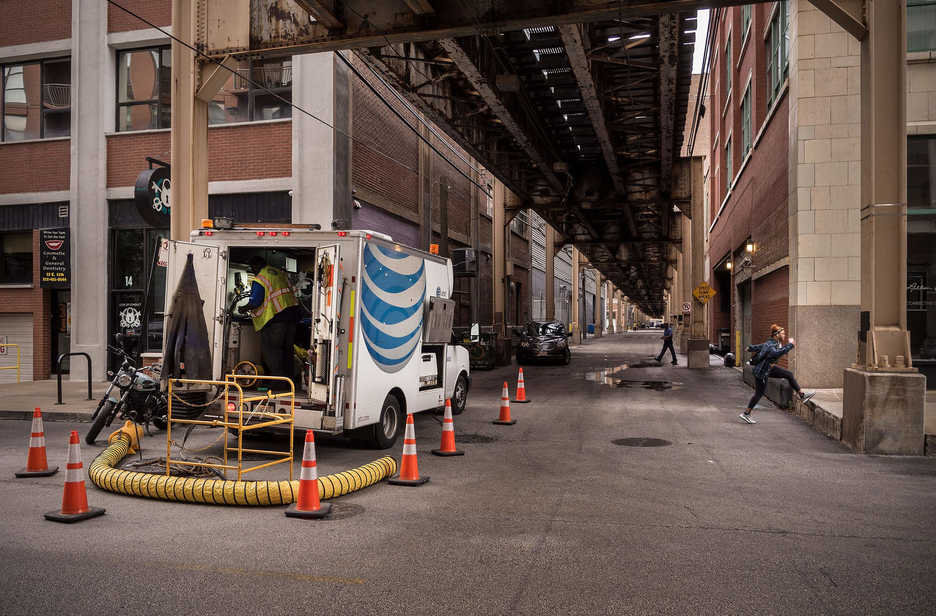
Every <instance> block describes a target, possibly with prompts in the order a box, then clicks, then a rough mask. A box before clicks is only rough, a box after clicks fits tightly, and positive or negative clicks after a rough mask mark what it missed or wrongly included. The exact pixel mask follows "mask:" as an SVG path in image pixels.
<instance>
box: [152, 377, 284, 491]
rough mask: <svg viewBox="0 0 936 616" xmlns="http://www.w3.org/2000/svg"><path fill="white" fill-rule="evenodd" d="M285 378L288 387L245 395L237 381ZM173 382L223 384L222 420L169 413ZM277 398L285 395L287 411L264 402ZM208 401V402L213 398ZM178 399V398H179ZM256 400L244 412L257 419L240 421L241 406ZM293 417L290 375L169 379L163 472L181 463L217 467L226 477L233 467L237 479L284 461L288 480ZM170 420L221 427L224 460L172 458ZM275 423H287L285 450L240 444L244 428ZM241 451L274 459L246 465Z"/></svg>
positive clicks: (171, 422) (179, 422)
mask: <svg viewBox="0 0 936 616" xmlns="http://www.w3.org/2000/svg"><path fill="white" fill-rule="evenodd" d="M247 380H251V381H255V380H256V381H285V382H287V383H289V391H288V392H283V393H278V394H274V393H270V392H269V391H268V392H267V393H266V394H262V395H256V396H245V395H244V390H243V388H242V387H241V385H240V384H238V381H247ZM173 384H177V385H183V384H185V385H207V386H214V387H221V388H224V396H223V399H224V420H223V421H221V420H218V419H210V420H208V419H176V418H173V417H172V401H173V400H174V399H176V397H175V395H174V394H173V392H172V386H173ZM232 393H233V394H234V396H232ZM232 397H234V398H235V399H236V403H235V401H234V400H232ZM280 398H288V399H289V414H288V415H287V414H286V413H277V412H276V406H275V404H274V406H273V409H272V410H270V409H269V408H267V406H268V405H269V404H270V403H271V402H273V401H274V400H277V399H280ZM219 399H220V397H218V398H215V400H214V401H217V400H219ZM214 401H212V403H213V402H214ZM180 402H181V400H180ZM253 402H257V403H262V404H260V405H258V408H257V409H255V410H253V411H250V412H248V419H251V418H258V419H260V420H261V421H258V422H257V423H251V424H249V425H245V424H244V407H245V406H247V405H249V404H250V403H253ZM295 417H296V386H295V384H294V383H293V382H292V379H288V378H286V377H281V376H259V375H238V374H228V375H226V376H225V380H223V381H208V380H197V379H169V410H168V425H167V426H166V475H170V474H171V467H172V465H173V464H176V465H182V466H204V467H208V468H217V469H221V470H223V471H224V474H225V478H227V471H229V470H236V471H237V480H238V481H240V480H241V478H242V476H243V475H244V474H246V473H249V472H250V471H255V470H259V469H261V468H266V467H268V466H273V465H275V464H283V463H285V464H287V466H288V467H289V480H290V481H292V478H293V468H292V467H293V464H292V463H293V432H294V422H295ZM173 424H189V425H197V426H211V427H213V428H223V429H224V463H223V464H211V463H209V462H191V461H188V460H173V459H172V425H173ZM277 425H288V426H289V450H288V451H270V450H266V449H245V448H244V432H247V431H248V430H259V429H260V428H269V427H271V426H277ZM231 430H236V432H237V446H236V447H230V446H229V440H228V439H229V438H230V436H231V435H230V433H229V431H231ZM229 452H236V453H237V464H236V465H232V464H229V463H228V458H229ZM244 453H258V454H263V455H269V456H275V459H273V460H270V461H269V462H264V463H263V464H258V465H256V466H250V467H247V468H244V460H243V456H244Z"/></svg>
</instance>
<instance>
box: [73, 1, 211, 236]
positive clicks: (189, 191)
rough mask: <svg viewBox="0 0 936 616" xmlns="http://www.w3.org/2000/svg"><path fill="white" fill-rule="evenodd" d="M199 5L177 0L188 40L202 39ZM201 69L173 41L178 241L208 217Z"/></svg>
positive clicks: (177, 24)
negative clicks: (199, 90)
mask: <svg viewBox="0 0 936 616" xmlns="http://www.w3.org/2000/svg"><path fill="white" fill-rule="evenodd" d="M86 4H87V3H86ZM197 8H198V2H196V1H195V0H172V31H173V33H174V34H175V35H176V36H177V37H179V38H180V39H181V40H183V41H198V40H200V37H199V33H198V25H199V19H198V15H197ZM104 40H107V37H106V33H105V37H104ZM200 69H201V67H200V65H199V63H198V62H197V61H196V59H195V52H193V51H192V50H190V49H189V48H188V47H185V46H183V45H181V44H179V43H176V42H175V41H173V43H172V112H171V113H172V148H171V150H172V153H171V156H172V161H171V162H172V173H171V183H172V191H171V193H170V198H169V203H170V207H171V211H172V214H171V221H170V226H171V231H170V233H171V237H172V239H174V240H184V239H188V237H189V233H190V232H191V231H192V229H195V228H196V227H198V226H199V225H200V224H201V219H202V218H207V217H208V103H207V102H205V101H203V100H201V99H199V98H198V97H197V96H196V92H197V91H198V85H199V83H198V81H199V79H198V77H199V72H200Z"/></svg>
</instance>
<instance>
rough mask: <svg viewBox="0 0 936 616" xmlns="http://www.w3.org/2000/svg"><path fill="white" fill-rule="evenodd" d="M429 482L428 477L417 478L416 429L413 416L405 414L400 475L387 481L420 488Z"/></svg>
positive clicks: (396, 484) (397, 484)
mask: <svg viewBox="0 0 936 616" xmlns="http://www.w3.org/2000/svg"><path fill="white" fill-rule="evenodd" d="M427 481H429V478H428V477H420V476H419V463H418V461H417V460H416V428H415V427H414V425H413V414H412V413H407V414H406V433H405V434H404V435H403V459H402V461H401V462H400V474H399V475H397V476H396V477H393V478H391V479H388V480H387V483H392V484H393V485H395V486H421V485H422V484H424V483H426V482H427Z"/></svg>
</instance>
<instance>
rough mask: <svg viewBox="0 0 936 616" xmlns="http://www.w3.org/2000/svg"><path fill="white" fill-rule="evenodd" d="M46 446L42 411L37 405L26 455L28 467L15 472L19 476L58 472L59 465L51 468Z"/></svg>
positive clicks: (36, 475)
mask: <svg viewBox="0 0 936 616" xmlns="http://www.w3.org/2000/svg"><path fill="white" fill-rule="evenodd" d="M45 446H46V444H45V431H44V430H43V427H42V412H41V411H40V410H39V407H36V408H35V409H34V410H33V417H32V427H31V428H30V432H29V453H28V454H27V455H26V468H24V469H22V470H20V471H18V472H16V473H14V474H15V475H16V476H17V477H47V476H49V475H54V474H55V473H57V472H58V467H57V466H56V467H53V468H51V469H50V468H49V463H48V461H47V459H46V449H45Z"/></svg>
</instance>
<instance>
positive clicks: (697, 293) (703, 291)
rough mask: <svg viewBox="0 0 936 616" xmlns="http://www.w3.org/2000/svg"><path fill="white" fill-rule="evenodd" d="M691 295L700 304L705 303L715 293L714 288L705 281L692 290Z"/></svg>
mask: <svg viewBox="0 0 936 616" xmlns="http://www.w3.org/2000/svg"><path fill="white" fill-rule="evenodd" d="M692 295H693V296H694V297H695V298H696V299H697V300H699V302H701V303H702V304H707V303H708V301H709V300H710V299H712V297H713V296H714V295H715V289H713V288H712V287H710V286H709V284H708V283H707V282H704V281H703V282H702V283H700V284H699V286H697V287H696V288H695V289H693V290H692Z"/></svg>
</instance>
